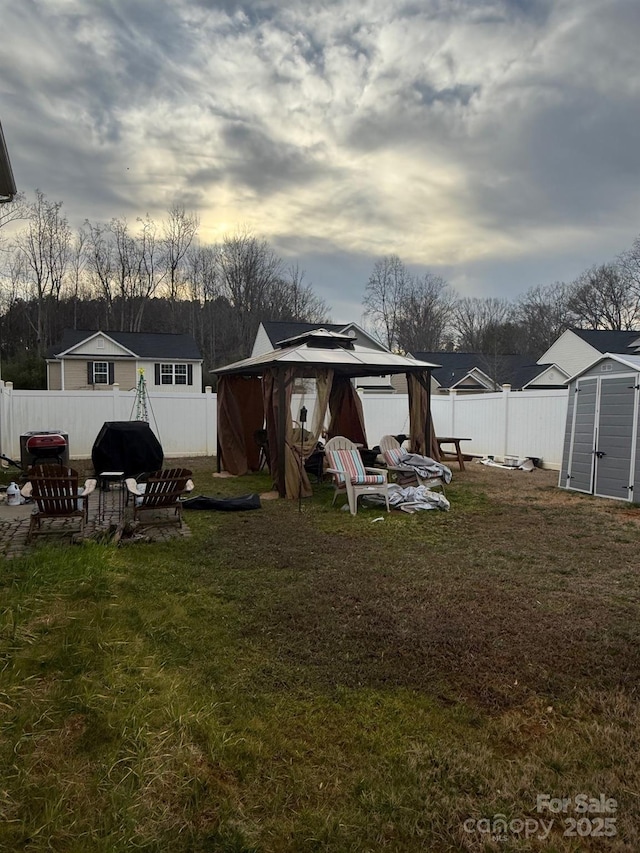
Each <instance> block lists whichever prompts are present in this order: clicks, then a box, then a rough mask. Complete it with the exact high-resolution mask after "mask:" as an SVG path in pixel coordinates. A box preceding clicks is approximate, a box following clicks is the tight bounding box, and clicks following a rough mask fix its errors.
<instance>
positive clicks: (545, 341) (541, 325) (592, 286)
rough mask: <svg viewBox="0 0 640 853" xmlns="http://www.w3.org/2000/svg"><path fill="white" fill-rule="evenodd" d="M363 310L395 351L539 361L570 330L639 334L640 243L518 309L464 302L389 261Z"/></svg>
mask: <svg viewBox="0 0 640 853" xmlns="http://www.w3.org/2000/svg"><path fill="white" fill-rule="evenodd" d="M363 305H364V309H365V316H366V317H367V318H368V320H369V322H370V324H371V326H372V328H373V329H374V330H375V332H376V333H377V335H378V337H379V338H380V340H381V341H382V342H383V343H384V344H385V345H386V346H388V347H389V349H391V350H394V351H398V352H435V351H441V350H455V351H459V352H477V353H484V354H486V355H491V356H495V355H501V354H510V353H516V354H521V355H527V356H530V357H531V358H532V360H536V359H537V358H539V357H540V356H541V355H542V353H544V351H545V350H546V349H548V348H549V346H551V344H552V343H553V342H554V341H555V340H556V338H558V336H559V335H560V334H561V333H562V332H563V331H565V330H566V329H568V328H571V327H577V328H583V329H609V330H612V331H616V330H635V329H638V328H639V326H640V237H638V238H636V240H635V241H634V243H633V245H632V247H631V248H630V249H628V250H627V251H625V252H623V253H622V254H621V255H619V256H618V257H617V258H615V259H614V260H613V261H610V262H608V263H604V264H598V265H594V266H592V267H590V268H589V269H587V270H585V271H584V272H582V273H581V274H580V275H579V276H578V277H577V278H576V279H575V280H574V281H571V282H554V283H553V284H549V285H540V286H537V287H533V288H530V289H529V290H528V291H527V292H526V293H524V294H523V295H522V296H520V297H518V298H517V299H516V300H515V301H511V300H508V299H496V298H478V297H460V296H459V295H458V294H457V293H456V292H455V290H454V289H453V288H452V287H451V286H450V285H449V284H448V283H447V282H446V281H445V280H444V279H443V278H441V277H439V276H437V275H434V274H432V273H430V272H426V273H424V274H422V275H415V274H413V273H412V272H411V271H410V270H409V268H408V267H407V266H406V265H405V263H404V262H403V261H402V260H400V258H399V257H398V256H397V255H388V256H386V257H384V258H382V259H381V260H379V261H377V262H376V263H375V265H374V268H373V271H372V273H371V275H370V277H369V281H368V282H367V285H366V288H365V293H364V299H363Z"/></svg>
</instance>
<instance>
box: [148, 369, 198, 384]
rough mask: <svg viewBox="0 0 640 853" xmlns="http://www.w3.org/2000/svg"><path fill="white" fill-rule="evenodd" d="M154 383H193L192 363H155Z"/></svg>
mask: <svg viewBox="0 0 640 853" xmlns="http://www.w3.org/2000/svg"><path fill="white" fill-rule="evenodd" d="M155 367H156V369H155V374H156V385H193V365H192V364H156V366H155Z"/></svg>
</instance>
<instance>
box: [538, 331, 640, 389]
mask: <svg viewBox="0 0 640 853" xmlns="http://www.w3.org/2000/svg"><path fill="white" fill-rule="evenodd" d="M608 352H613V353H621V354H625V353H626V354H627V355H631V354H634V353H638V352H640V332H616V331H609V330H608V329H567V330H566V331H564V332H563V333H562V334H561V335H560V337H559V338H558V339H557V340H556V341H554V342H553V343H552V344H551V346H550V347H549V349H548V350H547V351H546V352H545V353H543V354H542V355H541V356H540V358H539V359H538V364H540V365H542V364H551V365H554V366H555V367H556V368H557V369H558V370H559V371H562V373H564V375H565V376H566V380H568V379H569V377H571V376H575V375H576V374H577V373H580V372H581V371H583V370H585V368H587V367H589V365H591V364H593V363H594V362H595V361H597V360H598V359H599V358H601V357H602V356H603V355H604V354H605V353H608ZM566 380H565V381H566Z"/></svg>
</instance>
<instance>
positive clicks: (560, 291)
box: [514, 281, 575, 358]
mask: <svg viewBox="0 0 640 853" xmlns="http://www.w3.org/2000/svg"><path fill="white" fill-rule="evenodd" d="M568 299H569V292H568V287H567V285H566V284H564V282H561V281H557V282H555V283H553V284H549V285H547V286H544V287H543V286H538V287H532V288H531V289H530V290H528V291H527V292H526V293H525V294H524V295H523V296H521V297H520V299H519V300H518V302H517V303H516V305H515V306H514V317H515V319H516V322H517V324H518V326H519V328H520V329H521V332H522V337H521V341H520V347H519V349H518V350H517V352H522V353H524V354H526V355H530V356H531V357H532V358H539V357H540V356H541V355H542V353H543V352H544V351H545V350H547V349H549V347H550V346H551V344H552V343H553V342H554V341H555V340H557V339H558V338H559V337H560V335H561V334H562V333H563V332H564V331H565V330H566V329H568V328H569V327H570V326H571V325H572V324H574V323H575V318H574V317H573V315H572V314H571V311H570V310H569V305H568Z"/></svg>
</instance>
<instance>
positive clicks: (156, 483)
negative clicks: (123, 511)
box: [125, 468, 193, 526]
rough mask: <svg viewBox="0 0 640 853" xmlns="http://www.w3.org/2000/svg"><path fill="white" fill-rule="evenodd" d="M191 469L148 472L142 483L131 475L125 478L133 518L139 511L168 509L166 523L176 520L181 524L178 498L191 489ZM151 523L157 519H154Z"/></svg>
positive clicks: (157, 511)
mask: <svg viewBox="0 0 640 853" xmlns="http://www.w3.org/2000/svg"><path fill="white" fill-rule="evenodd" d="M190 478H191V471H189V470H188V469H187V468H168V469H165V470H163V471H154V472H153V473H151V474H149V475H148V476H147V477H146V479H145V482H144V483H138V482H137V481H136V480H135V479H134V478H133V477H128V478H127V479H126V480H125V483H126V485H127V490H128V492H129V494H130V495H131V496H132V497H133V519H134V521H137V520H138V517H139V516H140V514H141V513H144V512H154V513H159V512H161V511H162V510H169V511H170V513H169V516H168V518H167V523H170V522H171V521H176V522H177V523H178V524H179V525H180V526H182V506H181V504H180V500H179V498H180V497H181V495H184V494H185V493H187V492H190V491H192V489H193V481H192V480H191V479H190ZM152 523H153V524H157V523H158V520H157V519H154V520H153V522H152Z"/></svg>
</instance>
